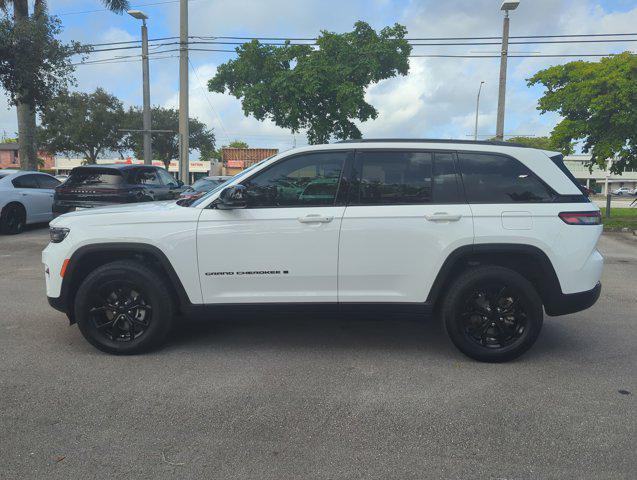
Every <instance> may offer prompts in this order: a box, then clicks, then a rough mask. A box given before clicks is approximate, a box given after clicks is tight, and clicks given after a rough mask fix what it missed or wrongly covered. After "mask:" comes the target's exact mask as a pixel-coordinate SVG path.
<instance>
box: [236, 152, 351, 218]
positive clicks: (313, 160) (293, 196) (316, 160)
mask: <svg viewBox="0 0 637 480" xmlns="http://www.w3.org/2000/svg"><path fill="white" fill-rule="evenodd" d="M346 156H347V153H346V152H318V153H308V154H301V155H296V156H293V157H291V158H289V159H285V160H282V161H281V162H278V163H276V164H275V165H273V166H272V167H270V168H268V169H266V170H265V171H263V172H260V173H258V174H256V175H255V176H253V177H251V178H249V179H247V180H246V181H245V182H243V185H244V186H245V187H246V196H247V204H248V208H273V207H297V206H324V205H334V203H335V201H336V192H337V191H338V186H339V182H340V179H341V173H342V172H343V166H344V163H345V158H346Z"/></svg>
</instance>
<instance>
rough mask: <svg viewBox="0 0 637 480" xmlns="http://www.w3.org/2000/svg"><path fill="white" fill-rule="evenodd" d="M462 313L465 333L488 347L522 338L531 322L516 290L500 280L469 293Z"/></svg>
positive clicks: (501, 346) (505, 344)
mask: <svg viewBox="0 0 637 480" xmlns="http://www.w3.org/2000/svg"><path fill="white" fill-rule="evenodd" d="M460 315H461V321H462V325H463V331H464V334H465V336H466V337H467V338H468V339H469V340H470V341H472V342H475V343H476V344H478V345H480V346H483V347H486V348H504V347H508V346H509V345H512V344H513V343H515V342H516V341H519V340H520V339H521V338H522V337H523V336H524V333H525V331H526V328H527V323H528V317H527V314H526V312H525V310H524V306H523V305H522V302H521V301H520V299H519V298H518V296H517V295H516V293H515V292H514V291H513V290H512V289H511V288H509V287H508V286H507V285H505V284H503V283H499V282H493V283H491V284H488V285H484V286H479V287H477V288H476V289H474V290H473V291H471V292H468V295H467V298H466V301H465V304H464V310H463V311H462V312H461V313H460Z"/></svg>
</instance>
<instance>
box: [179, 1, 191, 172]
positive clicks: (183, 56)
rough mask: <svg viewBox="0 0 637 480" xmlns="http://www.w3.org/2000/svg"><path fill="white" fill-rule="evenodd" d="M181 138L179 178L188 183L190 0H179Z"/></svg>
mask: <svg viewBox="0 0 637 480" xmlns="http://www.w3.org/2000/svg"><path fill="white" fill-rule="evenodd" d="M179 139H180V148H179V178H180V180H181V181H182V182H184V184H188V183H190V182H189V180H190V172H189V169H190V161H189V159H188V150H189V145H188V143H189V142H188V140H189V139H190V133H189V131H188V0H179Z"/></svg>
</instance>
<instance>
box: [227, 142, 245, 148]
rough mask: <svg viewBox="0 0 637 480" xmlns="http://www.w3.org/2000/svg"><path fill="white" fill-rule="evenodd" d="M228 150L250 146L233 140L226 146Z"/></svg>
mask: <svg viewBox="0 0 637 480" xmlns="http://www.w3.org/2000/svg"><path fill="white" fill-rule="evenodd" d="M228 147H229V148H250V146H249V145H248V144H247V143H246V142H244V141H243V140H234V141H232V142H230V144H229V145H228Z"/></svg>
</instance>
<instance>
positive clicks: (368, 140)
mask: <svg viewBox="0 0 637 480" xmlns="http://www.w3.org/2000/svg"><path fill="white" fill-rule="evenodd" d="M336 143H461V144H464V145H491V146H498V147H522V148H533V147H529V146H528V145H522V144H521V143H512V142H502V141H498V140H454V139H449V138H359V139H351V140H340V141H338V142H336Z"/></svg>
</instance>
